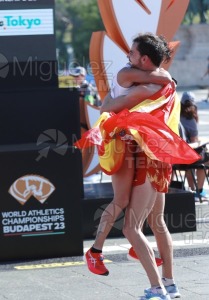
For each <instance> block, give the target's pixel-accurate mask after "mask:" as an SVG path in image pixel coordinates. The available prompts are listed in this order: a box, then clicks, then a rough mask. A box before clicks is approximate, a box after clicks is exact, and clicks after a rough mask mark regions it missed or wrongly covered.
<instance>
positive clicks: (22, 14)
mask: <svg viewBox="0 0 209 300" xmlns="http://www.w3.org/2000/svg"><path fill="white" fill-rule="evenodd" d="M44 34H54V22H53V10H52V9H24V10H23V9H22V10H1V11H0V36H12V35H13V36H14V35H44Z"/></svg>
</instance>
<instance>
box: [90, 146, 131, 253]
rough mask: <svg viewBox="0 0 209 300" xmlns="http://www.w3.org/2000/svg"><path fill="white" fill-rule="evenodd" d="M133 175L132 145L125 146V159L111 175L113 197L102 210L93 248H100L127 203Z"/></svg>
mask: <svg viewBox="0 0 209 300" xmlns="http://www.w3.org/2000/svg"><path fill="white" fill-rule="evenodd" d="M133 176H134V157H133V153H132V147H131V146H127V147H126V153H125V159H124V162H123V165H122V166H121V168H120V169H119V171H118V172H117V173H116V174H114V175H113V176H112V186H113V192H114V198H113V200H112V202H111V203H110V204H109V205H108V206H107V207H106V209H105V211H104V212H103V214H102V216H101V219H100V223H99V227H98V230H97V235H96V239H95V242H94V248H96V249H98V250H102V247H103V245H104V242H105V239H106V237H107V235H108V234H109V232H110V230H111V229H112V226H113V225H114V222H115V220H116V219H117V217H118V216H119V215H120V213H121V212H122V210H123V209H124V208H126V206H127V205H128V203H129V200H130V195H131V189H132V182H133Z"/></svg>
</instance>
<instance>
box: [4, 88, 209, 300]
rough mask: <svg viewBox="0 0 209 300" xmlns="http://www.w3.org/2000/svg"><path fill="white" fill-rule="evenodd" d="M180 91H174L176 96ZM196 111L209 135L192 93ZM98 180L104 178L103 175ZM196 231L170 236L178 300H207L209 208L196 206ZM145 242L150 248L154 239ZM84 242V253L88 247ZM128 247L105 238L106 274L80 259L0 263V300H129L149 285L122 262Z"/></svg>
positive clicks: (134, 266)
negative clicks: (179, 299) (103, 274)
mask: <svg viewBox="0 0 209 300" xmlns="http://www.w3.org/2000/svg"><path fill="white" fill-rule="evenodd" d="M181 92H182V91H179V94H181ZM194 92H195V93H196V94H197V98H198V101H199V103H198V107H199V113H200V124H199V127H200V135H201V137H203V139H207V138H208V137H209V126H208V124H209V104H208V103H206V102H204V101H202V100H204V99H205V98H206V96H207V90H194ZM102 180H104V181H105V180H109V177H105V176H103V178H102ZM204 187H205V189H206V191H207V192H208V193H209V187H208V185H207V184H205V186H204ZM196 220H197V230H196V231H195V232H187V233H185V232H184V233H175V234H172V238H173V243H174V273H175V279H176V282H177V284H178V286H179V289H180V292H181V294H182V297H181V299H183V300H191V299H194V300H199V299H200V300H203V299H204V300H205V299H208V298H209V205H208V202H207V201H205V202H203V203H199V202H196ZM148 239H149V241H150V243H151V245H152V247H153V248H154V249H156V244H155V240H154V237H153V236H148ZM92 243H93V241H92V240H85V241H84V243H83V244H84V251H86V249H88V248H89V247H90V246H91V245H92ZM129 247H130V245H129V243H128V241H127V240H126V239H125V238H111V239H110V238H109V239H107V240H106V242H105V247H104V255H105V258H106V259H107V260H108V262H107V266H108V268H109V271H110V274H109V276H107V277H103V276H97V275H94V274H92V273H90V272H89V271H88V269H87V267H86V265H85V264H84V263H83V260H82V257H81V256H79V257H59V258H54V259H43V260H33V261H32V260H31V261H28V260H27V261H26V260H25V261H16V262H14V261H11V262H5V263H4V262H1V263H0V275H1V280H0V300H67V299H68V300H115V299H120V300H133V299H139V296H141V295H143V290H144V288H146V287H148V286H149V283H148V279H147V276H146V274H145V272H144V270H143V268H142V266H141V264H140V263H136V262H130V261H128V260H127V257H126V255H127V251H128V249H129Z"/></svg>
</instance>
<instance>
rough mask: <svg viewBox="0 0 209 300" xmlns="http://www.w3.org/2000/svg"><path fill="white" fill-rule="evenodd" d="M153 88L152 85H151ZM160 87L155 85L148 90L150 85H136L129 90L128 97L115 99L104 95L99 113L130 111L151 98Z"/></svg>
mask: <svg viewBox="0 0 209 300" xmlns="http://www.w3.org/2000/svg"><path fill="white" fill-rule="evenodd" d="M153 86H154V85H153ZM159 89H160V86H158V85H156V86H155V88H154V89H153V88H150V85H138V86H134V87H132V88H131V89H130V91H129V93H128V95H125V96H119V97H117V98H112V97H111V95H110V93H109V94H107V95H106V97H105V98H104V100H103V102H102V106H101V108H100V112H101V113H103V112H110V111H113V112H115V113H118V112H119V111H121V110H122V109H124V108H127V109H131V108H132V107H134V106H135V105H137V104H138V103H140V102H141V101H143V100H145V99H147V98H148V97H150V96H152V95H153V94H154V93H155V92H156V91H157V90H159Z"/></svg>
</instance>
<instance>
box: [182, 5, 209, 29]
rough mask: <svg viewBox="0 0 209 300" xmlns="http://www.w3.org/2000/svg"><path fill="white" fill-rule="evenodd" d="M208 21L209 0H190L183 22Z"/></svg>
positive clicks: (196, 22) (202, 22)
mask: <svg viewBox="0 0 209 300" xmlns="http://www.w3.org/2000/svg"><path fill="white" fill-rule="evenodd" d="M208 22H209V0H190V2H189V6H188V9H187V12H186V14H185V17H184V21H183V24H198V23H201V24H204V23H208Z"/></svg>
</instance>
